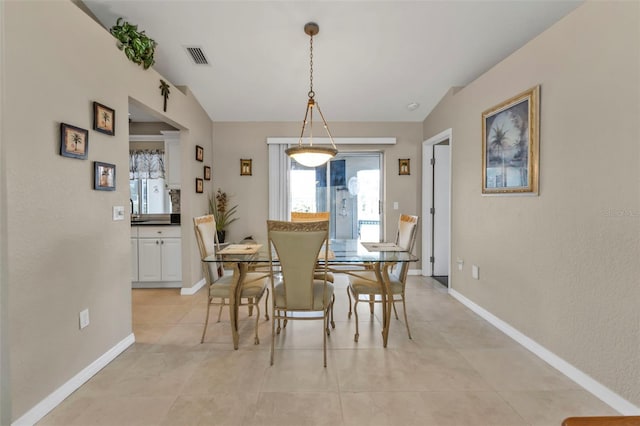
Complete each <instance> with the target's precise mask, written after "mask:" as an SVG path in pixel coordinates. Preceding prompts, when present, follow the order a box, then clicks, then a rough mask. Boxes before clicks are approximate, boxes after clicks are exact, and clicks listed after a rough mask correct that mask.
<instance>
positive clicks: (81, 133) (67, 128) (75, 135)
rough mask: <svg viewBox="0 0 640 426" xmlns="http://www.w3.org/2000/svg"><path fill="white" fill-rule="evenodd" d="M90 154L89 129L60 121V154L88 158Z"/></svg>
mask: <svg viewBox="0 0 640 426" xmlns="http://www.w3.org/2000/svg"><path fill="white" fill-rule="evenodd" d="M88 154H89V131H88V130H86V129H81V128H80V127H76V126H72V125H70V124H66V123H60V155H62V156H63V157H71V158H80V159H82V160H86V158H87V155H88Z"/></svg>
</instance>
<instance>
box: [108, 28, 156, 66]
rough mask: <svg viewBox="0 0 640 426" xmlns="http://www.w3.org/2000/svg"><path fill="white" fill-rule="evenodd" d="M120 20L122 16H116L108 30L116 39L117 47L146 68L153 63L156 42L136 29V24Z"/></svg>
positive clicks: (134, 61)
mask: <svg viewBox="0 0 640 426" xmlns="http://www.w3.org/2000/svg"><path fill="white" fill-rule="evenodd" d="M122 21H123V20H122V18H118V20H117V21H116V24H115V25H114V26H113V27H111V29H110V32H111V34H112V35H113V36H114V37H115V38H117V39H118V48H119V49H120V50H122V51H124V54H125V55H127V58H129V60H130V61H131V62H133V63H135V64H138V65H142V66H143V67H144V69H145V70H146V69H147V68H149V67H150V66H151V65H153V64H154V63H155V60H154V59H153V55H154V54H155V50H156V46H157V45H158V43H156V42H155V40H154V39H152V38H150V37H148V36H147V35H146V34H145V33H144V31H138V26H137V25H132V24H130V23H128V22H127V21H124V22H122ZM121 22H122V23H121Z"/></svg>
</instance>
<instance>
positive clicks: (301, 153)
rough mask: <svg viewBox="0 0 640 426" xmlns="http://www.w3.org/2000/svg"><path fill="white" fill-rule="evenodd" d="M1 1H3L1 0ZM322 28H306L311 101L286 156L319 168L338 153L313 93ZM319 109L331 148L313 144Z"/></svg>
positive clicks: (307, 165) (312, 26) (311, 24)
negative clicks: (315, 45)
mask: <svg viewBox="0 0 640 426" xmlns="http://www.w3.org/2000/svg"><path fill="white" fill-rule="evenodd" d="M0 1H1V0H0ZM319 30H320V27H318V24H316V23H315V22H308V23H307V25H305V26H304V32H305V34H307V35H308V36H309V93H308V96H309V99H308V101H307V108H306V110H305V113H304V120H302V129H301V130H300V138H299V139H298V145H297V146H292V147H289V148H287V149H286V150H285V152H286V154H287V155H288V156H289V157H290V158H291V159H292V160H295V161H296V162H298V163H299V164H302V165H303V166H306V167H317V166H320V165H322V164H325V163H326V162H327V161H329V160H330V159H331V158H333V157H335V156H336V154H337V153H338V149H337V148H336V144H335V142H334V141H333V136H332V135H331V132H330V131H329V126H327V121H326V120H325V118H324V114H322V111H320V105H318V104H317V103H316V101H315V99H313V98H314V96H315V95H316V94H315V92H314V91H313V36H314V35H316V34H318V31H319ZM316 108H317V109H318V114H320V118H321V119H322V124H323V125H324V129H325V131H326V132H327V135H328V136H329V141H330V142H331V147H325V146H315V145H314V144H313V110H314V109H316ZM305 131H307V133H308V140H309V143H308V145H306V146H305V145H304V144H303V143H302V140H303V138H304V135H305Z"/></svg>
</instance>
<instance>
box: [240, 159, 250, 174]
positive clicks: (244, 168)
mask: <svg viewBox="0 0 640 426" xmlns="http://www.w3.org/2000/svg"><path fill="white" fill-rule="evenodd" d="M252 172H253V170H252V166H251V160H250V159H245V158H241V159H240V176H251V175H252Z"/></svg>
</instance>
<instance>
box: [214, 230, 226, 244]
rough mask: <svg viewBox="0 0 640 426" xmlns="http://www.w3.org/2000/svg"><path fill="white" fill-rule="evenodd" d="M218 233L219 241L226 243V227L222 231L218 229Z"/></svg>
mask: <svg viewBox="0 0 640 426" xmlns="http://www.w3.org/2000/svg"><path fill="white" fill-rule="evenodd" d="M216 232H217V234H218V242H219V243H224V237H225V231H224V229H223V230H222V231H216Z"/></svg>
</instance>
